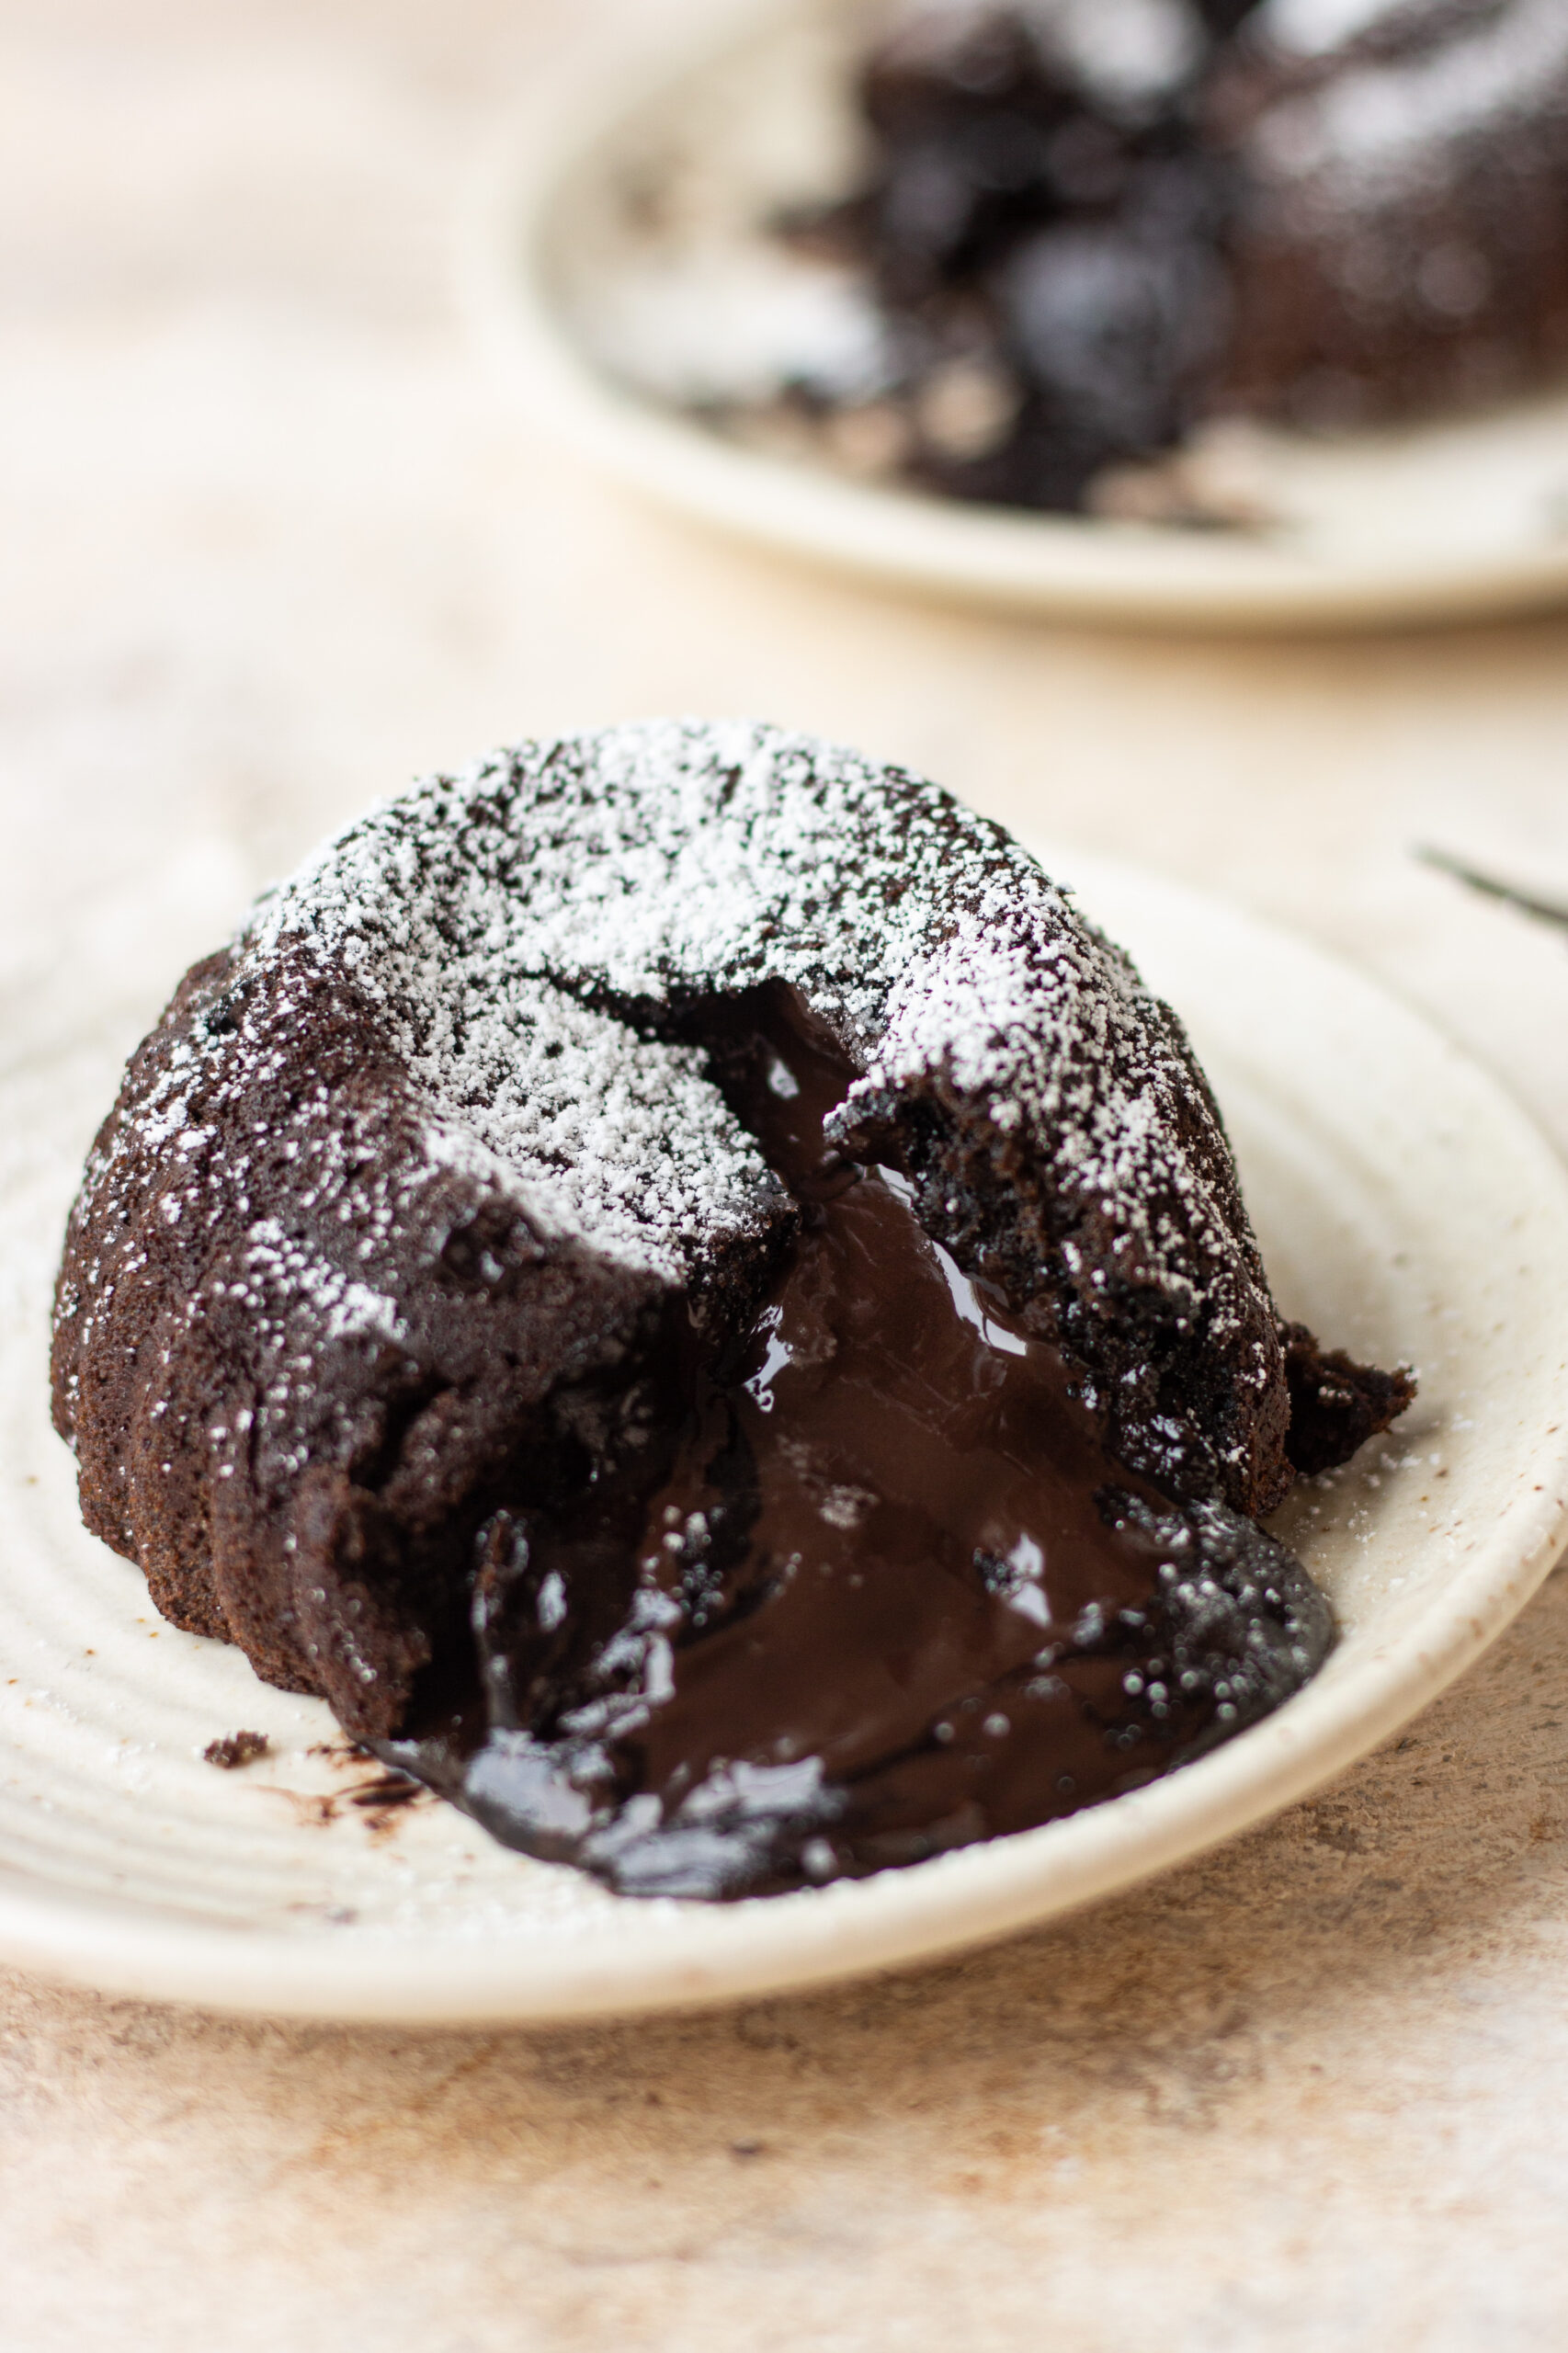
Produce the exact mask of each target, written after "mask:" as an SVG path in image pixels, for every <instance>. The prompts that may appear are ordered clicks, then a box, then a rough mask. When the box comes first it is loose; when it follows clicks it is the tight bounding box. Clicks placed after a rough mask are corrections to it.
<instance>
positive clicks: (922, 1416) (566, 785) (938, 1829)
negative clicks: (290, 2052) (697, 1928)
mask: <svg viewBox="0 0 1568 2353" xmlns="http://www.w3.org/2000/svg"><path fill="white" fill-rule="evenodd" d="M53 1373H54V1412H55V1419H56V1423H57V1426H58V1427H59V1429H60V1431H61V1433H62V1436H63V1437H64V1438H67V1439H68V1440H69V1441H70V1442H71V1444H72V1445H73V1446H74V1449H75V1452H76V1456H77V1461H78V1464H79V1469H80V1480H81V1497H82V1507H83V1511H84V1514H85V1518H86V1521H87V1524H88V1526H89V1528H91V1529H93V1531H94V1532H95V1533H96V1534H97V1535H98V1536H100V1537H102V1538H103V1539H104V1540H105V1541H106V1542H108V1544H110V1545H112V1546H113V1547H115V1549H116V1550H117V1551H119V1552H122V1553H124V1554H125V1555H127V1556H128V1557H129V1558H130V1559H131V1560H133V1561H135V1562H136V1563H138V1564H139V1565H140V1566H141V1568H142V1571H143V1573H144V1574H145V1576H146V1578H147V1582H148V1585H149V1586H150V1588H151V1591H152V1594H153V1598H154V1600H155V1601H156V1603H157V1606H158V1608H160V1609H161V1610H162V1611H163V1612H164V1614H165V1616H166V1617H168V1618H170V1619H172V1620H174V1622H175V1623H176V1625H179V1626H183V1627H186V1628H188V1629H190V1630H192V1631H197V1632H199V1633H204V1634H210V1635H215V1636H218V1637H220V1638H222V1639H223V1640H226V1641H230V1642H233V1643H239V1644H240V1645H241V1647H242V1648H243V1649H244V1651H245V1653H246V1654H247V1656H248V1657H249V1658H250V1660H251V1662H252V1664H253V1665H255V1667H256V1671H257V1673H258V1674H260V1675H261V1676H262V1677H265V1678H266V1679H267V1681H269V1682H272V1683H275V1684H278V1685H280V1686H282V1687H283V1688H287V1689H291V1690H298V1691H305V1692H315V1693H319V1694H320V1695H321V1696H322V1697H323V1698H324V1699H326V1700H327V1701H328V1702H329V1703H330V1705H331V1707H332V1708H333V1710H334V1711H335V1714H336V1716H337V1717H338V1720H339V1722H341V1723H342V1724H343V1726H344V1727H345V1729H346V1730H347V1732H348V1733H350V1734H351V1735H352V1736H353V1737H354V1738H355V1739H357V1740H359V1741H362V1742H365V1743H368V1744H369V1745H372V1746H374V1747H375V1748H376V1750H377V1751H378V1753H379V1754H380V1755H381V1756H383V1757H384V1758H386V1759H387V1760H388V1761H389V1762H392V1763H394V1764H396V1765H399V1766H401V1767H403V1768H404V1769H405V1770H406V1771H408V1772H409V1773H411V1774H413V1775H415V1776H417V1777H418V1778H420V1779H425V1780H426V1781H428V1782H430V1783H431V1784H432V1785H433V1786H435V1787H436V1788H437V1789H438V1790H441V1791H443V1792H444V1793H445V1794H446V1795H448V1796H449V1797H451V1798H452V1799H454V1800H455V1801H456V1802H458V1803H460V1804H461V1805H463V1806H465V1807H467V1808H468V1809H469V1810H470V1811H471V1812H472V1813H474V1814H475V1815H477V1816H478V1818H479V1819H480V1820H481V1821H483V1823H484V1824H486V1825H487V1826H488V1827H489V1828H490V1829H491V1830H493V1831H494V1833H495V1834H496V1835H497V1836H499V1837H501V1838H502V1839H504V1840H506V1841H508V1842H509V1843H511V1844H514V1845H516V1846H518V1847H524V1848H526V1849H527V1850H528V1851H529V1852H531V1853H534V1854H537V1855H543V1856H548V1857H555V1858H561V1859H569V1860H572V1861H574V1862H576V1863H578V1864H579V1865H581V1866H583V1867H584V1868H585V1869H587V1870H591V1871H593V1872H595V1873H597V1874H598V1875H599V1876H600V1877H602V1878H604V1879H605V1880H607V1881H608V1882H609V1883H610V1884H611V1885H612V1886H614V1887H616V1888H618V1889H619V1890H621V1891H623V1892H626V1893H675V1894H684V1895H701V1896H733V1895H738V1894H746V1893H767V1892H773V1891H778V1890H783V1889H788V1888H790V1887H792V1886H797V1885H800V1884H801V1883H802V1882H806V1881H822V1880H826V1879H831V1878H834V1877H836V1876H840V1875H843V1874H849V1873H859V1872H866V1871H870V1870H877V1869H880V1868H881V1867H883V1866H886V1865H889V1864H897V1863H907V1862H912V1861H915V1860H917V1859H920V1858H922V1857H924V1856H926V1855H929V1854H932V1853H935V1852H937V1851H939V1850H941V1849H943V1848H947V1847H954V1846H959V1845H962V1844H965V1843H968V1842H970V1841H972V1840H974V1839H976V1838H980V1837H983V1836H989V1835H992V1834H994V1833H995V1832H999V1831H1007V1830H1013V1829H1018V1828H1023V1827H1026V1826H1028V1825H1029V1824H1036V1823H1040V1822H1043V1821H1047V1820H1049V1819H1051V1818H1052V1817H1053V1816H1056V1815H1059V1814H1062V1813H1070V1812H1072V1811H1074V1809H1075V1808H1077V1807H1079V1806H1082V1805H1085V1804H1087V1803H1090V1802H1094V1801H1096V1800H1098V1799H1101V1798H1105V1797H1108V1796H1110V1795H1113V1794H1114V1793H1116V1792H1117V1791H1119V1790H1125V1789H1130V1788H1132V1787H1134V1786H1136V1785H1138V1784H1139V1783H1141V1782H1142V1781H1146V1780H1148V1779H1150V1778H1152V1777H1153V1775H1155V1774H1157V1773H1159V1772H1162V1771H1164V1770H1165V1769H1166V1768H1168V1767H1170V1766H1172V1765H1174V1764H1176V1763H1179V1762H1180V1761H1182V1760H1183V1759H1185V1758H1187V1757H1189V1756H1194V1755H1196V1754H1198V1753H1199V1751H1201V1750H1202V1749H1205V1748H1206V1747H1208V1746H1210V1745H1211V1744H1213V1743H1214V1742H1216V1741H1218V1740H1220V1739H1222V1738H1223V1737H1225V1736H1226V1735H1227V1734H1228V1733H1232V1732H1234V1731H1235V1730H1237V1729H1239V1728H1240V1727H1241V1726H1243V1725H1244V1724H1246V1723H1248V1722H1251V1721H1253V1720H1254V1719H1255V1718H1256V1717H1257V1716H1259V1715H1261V1714H1263V1713H1264V1712H1266V1711H1267V1710H1269V1709H1271V1708H1273V1707H1275V1706H1277V1705H1278V1703H1279V1702H1280V1701H1281V1700H1283V1699H1285V1698H1287V1697H1288V1696H1289V1695H1290V1693H1291V1692H1292V1691H1294V1690H1295V1689H1296V1688H1298V1687H1299V1686H1300V1685H1301V1683H1302V1682H1303V1681H1304V1680H1305V1679H1306V1677H1309V1676H1310V1675H1311V1674H1312V1672H1313V1670H1314V1669H1315V1668H1316V1667H1317V1665H1319V1663H1320V1662H1321V1661H1322V1659H1323V1658H1324V1654H1325V1653H1326V1652H1327V1650H1328V1648H1329V1646H1330V1644H1331V1642H1332V1639H1333V1633H1332V1625H1331V1620H1330V1615H1329V1611H1328V1608H1327V1605H1326V1603H1325V1602H1324V1599H1323V1597H1322V1596H1321V1595H1320V1594H1319V1593H1318V1591H1317V1590H1316V1588H1315V1587H1314V1586H1313V1585H1312V1582H1311V1580H1310V1578H1309V1577H1308V1576H1307V1574H1306V1573H1305V1572H1304V1570H1303V1569H1302V1568H1301V1566H1300V1564H1299V1563H1297V1562H1296V1561H1295V1560H1294V1559H1292V1557H1291V1556H1290V1554H1289V1553H1288V1552H1285V1551H1284V1550H1283V1549H1282V1547H1281V1546H1280V1545H1279V1544H1278V1542H1276V1541H1275V1540H1273V1539H1272V1538H1271V1537H1269V1536H1268V1535H1267V1533H1266V1532H1265V1531H1264V1530H1263V1529H1261V1528H1260V1527H1259V1526H1258V1525H1257V1523H1258V1521H1259V1519H1260V1518H1262V1517H1263V1516H1264V1515H1265V1514H1267V1513H1268V1512H1269V1511H1271V1510H1272V1509H1273V1507H1274V1506H1276V1505H1277V1504H1278V1502H1279V1500H1280V1498H1281V1497H1282V1496H1283V1495H1284V1494H1285V1492H1286V1490H1287V1488H1288V1487H1289V1486H1290V1482H1291V1479H1292V1477H1293V1475H1294V1474H1295V1473H1296V1472H1298V1471H1307V1472H1313V1471H1319V1470H1322V1469H1324V1468H1327V1467H1329V1466H1331V1465H1333V1464H1335V1463H1336V1462H1339V1461H1344V1460H1345V1459H1346V1458H1347V1457H1348V1455H1349V1454H1350V1453H1351V1452H1352V1450H1353V1449H1355V1448H1356V1447H1357V1446H1358V1444H1359V1443H1360V1442H1361V1441H1362V1439H1364V1438H1366V1437H1368V1436H1369V1435H1370V1434H1371V1433H1372V1432H1373V1431H1375V1430H1378V1429H1381V1428H1383V1427H1386V1426H1387V1424H1388V1423H1389V1422H1390V1421H1391V1420H1392V1417H1393V1416H1394V1415H1396V1414H1397V1413H1399V1412H1400V1411H1401V1410H1402V1408H1403V1404H1404V1403H1405V1402H1406V1400H1407V1398H1408V1396H1409V1395H1410V1393H1411V1391H1410V1384H1409V1382H1408V1381H1407V1380H1406V1379H1405V1377H1404V1376H1403V1375H1402V1374H1398V1373H1395V1374H1383V1373H1379V1372H1376V1371H1373V1370H1369V1369H1366V1368H1362V1367H1358V1366H1356V1365H1353V1364H1352V1363H1350V1362H1349V1360H1348V1359H1347V1358H1345V1357H1343V1356H1341V1355H1337V1354H1325V1353H1324V1351H1323V1350H1321V1349H1320V1347H1319V1346H1318V1344H1317V1342H1316V1341H1315V1340H1314V1339H1313V1338H1312V1336H1311V1335H1310V1334H1308V1333H1307V1332H1305V1331H1304V1330H1302V1329H1301V1327H1299V1326H1288V1325H1285V1324H1282V1323H1281V1320H1280V1318H1279V1315H1278V1312H1277V1310H1276V1308H1275V1306H1274V1303H1273V1301H1272V1299H1271V1297H1270V1295H1269V1290H1268V1285H1267V1279H1266V1277H1265V1274H1264V1270H1263V1267H1262V1265H1261V1263H1260V1260H1259V1256H1258V1252H1257V1248H1256V1243H1255V1241H1254V1239H1253V1235H1252V1232H1251V1229H1250V1227H1249V1225H1248V1222H1247V1217H1246V1212H1245V1210H1244V1207H1243V1204H1242V1200H1241V1197H1240V1194H1239V1191H1238V1189H1237V1183H1236V1176H1235V1172H1234V1169H1233V1165H1232V1161H1231V1156H1230V1153H1229V1150H1228V1147H1227V1144H1226V1141H1225V1137H1224V1132H1223V1130H1222V1128H1221V1121H1220V1118H1219V1114H1218V1112H1217V1110H1216V1108H1215V1106H1214V1103H1213V1100H1212V1098H1211V1097H1210V1092H1209V1089H1208V1087H1207V1086H1206V1085H1205V1082H1204V1079H1203V1076H1202V1074H1201V1072H1200V1071H1199V1067H1198V1065H1197V1063H1196V1062H1195V1061H1194V1059H1193V1056H1192V1053H1191V1051H1190V1050H1189V1048H1188V1046H1187V1041H1186V1040H1185V1038H1184V1036H1183V1033H1182V1031H1181V1029H1180V1026H1179V1024H1178V1023H1177V1021H1176V1017H1175V1016H1174V1015H1173V1014H1172V1013H1171V1012H1170V1010H1169V1008H1168V1007H1167V1006H1165V1005H1163V1004H1162V1003H1161V1002H1160V1001H1159V1000H1158V999H1157V998H1156V997H1154V996H1153V995H1150V994H1149V992H1148V991H1147V990H1146V989H1145V988H1144V987H1143V985H1142V983H1141V982H1140V981H1139V979H1138V977H1137V975H1136V973H1135V972H1134V971H1133V969H1132V967H1131V964H1130V963H1129V962H1128V961H1127V959H1126V958H1125V957H1124V956H1123V955H1122V954H1121V953H1120V952H1119V950H1118V949H1115V948H1114V947H1112V946H1111V945H1110V944H1109V943H1108V941H1107V940H1105V939H1104V938H1101V937H1100V935H1099V934H1098V933H1097V932H1096V931H1095V930H1094V929H1093V928H1092V927H1091V926H1089V925H1087V924H1086V923H1085V921H1084V920H1083V919H1082V917H1081V916H1080V915H1077V913H1076V912H1075V911H1074V907H1073V904H1072V903H1071V900H1070V899H1069V898H1068V897H1067V896H1065V895H1064V894H1063V892H1062V891H1060V890H1059V889H1058V888H1057V887H1056V885H1055V884H1054V883H1052V882H1051V881H1049V880H1048V879H1047V877H1046V875H1045V874H1044V873H1043V872H1042V871H1041V870H1040V868H1039V867H1038V866H1037V865H1036V863H1035V862H1034V860H1033V859H1032V858H1029V857H1028V855H1027V853H1026V852H1025V851H1024V850H1022V849H1021V848H1020V847H1018V846H1017V844H1016V843H1015V842H1013V841H1012V840H1010V839H1009V837H1008V836H1007V835H1006V834H1004V833H1003V832H1002V831H1001V830H1000V829H999V828H998V827H996V826H995V825H994V824H988V823H986V822H985V821H984V820H983V819H981V818H978V817H976V816H973V815H971V813H968V812H967V811H965V810H964V809H963V808H961V807H960V805H959V804H958V803H957V802H956V801H953V800H952V799H951V798H950V797H949V795H948V794H947V793H945V792H943V791H941V790H938V789H937V787H935V786H933V785H930V784H926V783H924V782H922V781H920V780H919V779H916V778H914V777H911V776H908V775H905V774H903V772H902V771H900V770H898V769H891V768H878V767H874V766H872V765H870V764H869V763H868V762H866V761H864V760H862V759H860V758H858V757H857V756H855V755H854V754H852V753H848V752H844V751H839V750H835V749H833V748H830V747H828V746H826V745H822V744H819V743H816V742H813V741H812V740H810V739H808V738H804V737H801V736H797V735H790V734H786V733H779V732H778V731H776V730H773V729H770V728H766V727H759V726H754V725H750V724H745V723H740V722H734V723H712V724H699V723H695V722H691V723H677V722H653V723H649V724H645V725H636V726H623V727H615V728H610V729H608V730H606V731H604V732H603V733H596V734H587V735H580V736H574V737H565V738H561V739H558V740H554V741H551V742H548V743H540V744H529V745H523V746H521V747H520V748H519V749H517V750H516V751H509V752H505V753H501V754H498V755H496V756H494V757H493V758H490V759H487V760H484V761H483V762H481V763H480V764H479V765H478V766H476V767H473V768H472V769H470V770H468V771H467V772H466V773H464V774H462V775H460V776H456V777H444V776H443V777H437V778H435V779H432V780H430V781H429V782H426V783H425V784H422V785H420V786H418V787H417V788H415V790H412V791H410V792H408V793H406V794H404V795H403V797H402V798H400V799H397V800H393V801H389V802H387V803H385V804H384V805H382V806H381V808H379V809H378V810H376V811H375V812H374V813H372V814H370V815H369V816H368V817H367V818H365V819H364V820H363V821H362V822H361V823H359V824H356V825H354V826H352V827H350V828H349V830H348V831H347V833H345V834H343V835H341V836H339V838H338V839H337V840H335V841H334V842H332V843H331V844H329V845H328V846H327V847H326V848H325V849H324V851H323V852H322V853H321V854H320V855H319V856H318V857H317V858H315V859H314V860H313V861H312V863H311V864H310V865H308V866H307V867H306V868H305V869H304V870H302V872H301V873H300V874H299V875H298V876H297V877H296V878H295V879H294V880H293V881H290V882H288V883H286V884H285V885H283V886H282V887H281V888H280V889H278V890H277V891H275V892H272V893H270V894H269V895H268V896H267V897H265V898H264V899H263V900H262V901H261V902H260V903H259V904H258V905H257V907H256V910H255V911H254V913H253V915H251V917H250V919H249V921H248V923H247V924H246V926H245V927H244V929H243V931H242V932H241V933H240V935H239V937H238V938H237V939H236V940H235V941H234V943H233V945H232V946H231V947H229V948H227V949H223V950H222V951H221V952H220V953H219V954H217V955H215V956H212V957H210V958H208V959H207V961H205V962H203V963H200V964H198V965H197V966H196V967H195V968H194V969H193V970H192V971H191V972H189V973H188V974H187V977H186V979H185V981H184V982H183V983H182V984H181V986H180V988H179V989H178V991H177V992H176V995H175V998H174V1001H173V1003H172V1004H171V1005H170V1006H169V1008H168V1011H167V1012H166V1014H165V1017H164V1018H163V1020H162V1021H161V1022H160V1024H159V1025H158V1027H157V1029H155V1030H154V1031H153V1034H152V1036H151V1037H150V1038H148V1039H147V1040H146V1041H145V1043H144V1044H143V1045H142V1047H141V1048H140V1050H139V1051H138V1052H137V1053H136V1054H135V1056H134V1057H133V1058H132V1060H131V1064H130V1067H129V1069H128V1071H127V1073H126V1076H125V1081H124V1084H123V1086H122V1088H121V1091H120V1095H119V1101H118V1103H117V1104H116V1106H115V1108H114V1110H113V1111H112V1112H111V1114H110V1116H109V1118H108V1121H107V1122H106V1124H105V1126H104V1128H103V1130H102V1131H101V1133H100V1134H99V1136H98V1138H97V1142H96V1143H95V1145H94V1147H93V1151H92V1154H91V1157H90V1159H89V1162H88V1165H87V1170H86V1175H85V1182H84V1185H83V1188H82V1192H81V1195H80V1198H79V1199H78V1201H77V1203H76V1207H75V1210H74V1214H73V1216H72V1220H71V1223H70V1229H69V1233H68V1236H67V1241H66V1246H65V1256H64V1264H63V1267H62V1273H61V1278H60V1286H59V1294H58V1303H57V1313H56V1324H55V1334H54V1357H53Z"/></svg>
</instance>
